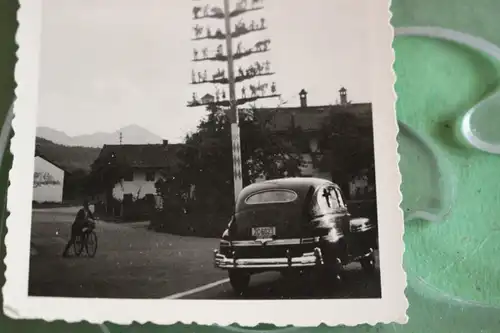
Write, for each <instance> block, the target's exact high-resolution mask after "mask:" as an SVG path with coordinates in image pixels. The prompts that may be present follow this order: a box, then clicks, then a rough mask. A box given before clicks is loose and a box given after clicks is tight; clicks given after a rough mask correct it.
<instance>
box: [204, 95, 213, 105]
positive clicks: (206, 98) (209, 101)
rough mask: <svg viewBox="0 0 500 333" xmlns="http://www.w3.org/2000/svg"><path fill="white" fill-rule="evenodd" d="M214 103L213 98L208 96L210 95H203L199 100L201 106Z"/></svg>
mask: <svg viewBox="0 0 500 333" xmlns="http://www.w3.org/2000/svg"><path fill="white" fill-rule="evenodd" d="M213 102H215V97H214V96H213V95H210V94H205V95H204V96H203V97H202V98H201V103H202V104H210V103H213Z"/></svg>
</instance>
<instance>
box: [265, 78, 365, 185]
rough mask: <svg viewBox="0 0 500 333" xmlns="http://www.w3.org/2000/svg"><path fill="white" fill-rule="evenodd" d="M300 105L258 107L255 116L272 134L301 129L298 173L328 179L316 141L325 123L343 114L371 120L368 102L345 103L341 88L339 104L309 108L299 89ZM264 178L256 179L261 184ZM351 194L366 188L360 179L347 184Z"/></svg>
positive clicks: (343, 91)
mask: <svg viewBox="0 0 500 333" xmlns="http://www.w3.org/2000/svg"><path fill="white" fill-rule="evenodd" d="M299 97H300V106H297V107H280V108H279V109H274V108H259V109H258V116H259V117H261V119H262V120H264V122H265V123H266V124H267V125H266V126H267V127H268V128H269V129H270V130H271V131H272V132H274V133H276V134H278V135H279V134H280V133H286V132H288V131H290V129H298V130H300V137H301V138H304V139H305V142H306V144H303V145H299V146H301V147H300V149H301V152H302V160H303V161H304V165H303V166H302V167H301V174H302V176H304V177H319V178H325V179H329V180H331V178H332V177H331V175H330V173H329V172H321V171H320V168H319V162H320V161H321V159H322V158H323V157H324V155H325V152H322V151H320V148H319V143H320V142H319V141H320V137H321V134H322V129H323V126H324V124H326V123H328V122H329V121H331V120H332V119H333V121H334V120H335V117H336V116H338V115H341V114H342V113H350V114H354V115H356V116H357V117H358V119H360V120H361V121H365V122H370V123H371V121H372V105H371V103H352V102H351V101H349V100H348V97H347V89H345V88H344V87H342V88H341V89H340V90H339V97H340V102H337V104H336V105H321V106H309V105H308V104H307V92H306V91H305V90H304V89H302V90H301V91H300V92H299ZM262 180H264V178H261V179H259V180H258V181H262ZM349 186H350V188H351V191H352V192H353V193H357V192H359V191H361V192H363V191H364V189H359V190H358V189H357V187H359V186H361V187H362V188H364V187H366V186H368V185H367V184H365V183H364V182H361V181H360V180H359V179H356V180H354V179H353V181H352V184H349Z"/></svg>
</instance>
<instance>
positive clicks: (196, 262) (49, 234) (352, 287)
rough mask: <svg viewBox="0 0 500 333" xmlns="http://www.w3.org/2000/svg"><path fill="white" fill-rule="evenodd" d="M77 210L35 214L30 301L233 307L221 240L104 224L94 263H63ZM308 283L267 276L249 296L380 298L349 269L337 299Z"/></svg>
mask: <svg viewBox="0 0 500 333" xmlns="http://www.w3.org/2000/svg"><path fill="white" fill-rule="evenodd" d="M75 213H76V210H75V209H74V208H57V209H45V210H36V211H34V213H33V224H32V237H31V238H32V244H33V246H34V248H35V250H36V251H35V252H34V253H35V254H34V255H33V256H32V257H31V263H30V281H29V282H30V283H29V294H30V295H32V296H54V297H58V296H59V297H100V298H188V299H234V298H240V296H238V295H235V294H234V293H233V291H232V290H231V287H230V285H229V283H228V280H227V275H226V273H225V272H224V271H221V270H218V269H215V268H214V267H213V266H212V250H213V249H214V248H216V247H217V244H218V240H217V239H207V238H196V237H182V236H176V235H169V234H161V233H155V232H152V231H148V230H147V229H146V228H145V224H144V223H142V224H141V223H136V224H115V223H108V222H98V224H97V228H96V232H97V234H98V237H99V246H98V250H97V254H96V256H95V257H94V258H86V257H70V258H63V257H62V256H61V253H62V251H63V249H64V246H65V244H66V241H67V239H68V238H69V232H70V226H71V222H72V221H73V218H74V216H75ZM309 281H310V280H308V279H307V278H305V277H302V278H295V279H283V278H282V277H281V276H280V275H279V274H275V273H266V274H260V275H256V276H254V277H252V282H251V288H250V291H249V293H248V295H246V296H245V297H246V298H250V299H269V298H305V297H307V298H311V297H327V298H350V297H370V298H372V297H380V280H379V279H378V276H375V277H367V276H366V275H364V274H363V272H362V271H361V269H360V267H359V265H357V264H351V265H350V266H349V267H348V270H347V271H346V282H345V284H344V285H343V286H342V288H337V289H336V290H333V291H328V292H327V291H324V290H314V291H313V292H312V293H311V292H310V288H307V287H308V286H310V285H311V283H308V282H309Z"/></svg>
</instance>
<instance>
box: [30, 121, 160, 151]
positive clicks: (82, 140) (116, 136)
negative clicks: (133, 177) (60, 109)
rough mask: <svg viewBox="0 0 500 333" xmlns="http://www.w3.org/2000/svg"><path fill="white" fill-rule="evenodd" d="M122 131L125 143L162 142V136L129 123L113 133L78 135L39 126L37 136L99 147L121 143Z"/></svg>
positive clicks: (68, 143) (57, 141)
mask: <svg viewBox="0 0 500 333" xmlns="http://www.w3.org/2000/svg"><path fill="white" fill-rule="evenodd" d="M120 133H121V134H122V143H123V144H148V143H162V141H163V140H162V138H161V137H160V136H158V135H156V134H154V133H151V132H150V131H148V130H147V129H145V128H142V127H140V126H138V125H129V126H126V127H123V128H121V129H119V130H117V131H115V132H112V133H105V132H97V133H94V134H85V135H78V136H69V135H67V134H66V133H64V132H62V131H58V130H55V129H52V128H50V127H37V129H36V135H37V137H40V138H44V139H47V140H49V141H52V142H54V143H57V144H61V145H64V146H80V147H99V148H101V147H102V146H103V145H105V144H119V143H120Z"/></svg>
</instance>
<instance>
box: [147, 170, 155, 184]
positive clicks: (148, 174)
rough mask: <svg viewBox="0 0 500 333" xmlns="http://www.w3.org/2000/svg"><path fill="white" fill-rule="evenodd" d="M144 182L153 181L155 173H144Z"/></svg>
mask: <svg viewBox="0 0 500 333" xmlns="http://www.w3.org/2000/svg"><path fill="white" fill-rule="evenodd" d="M146 181H148V182H154V181H155V172H154V171H147V172H146Z"/></svg>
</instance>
